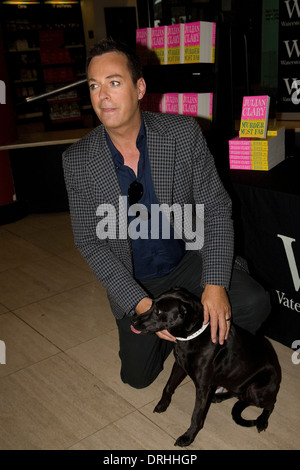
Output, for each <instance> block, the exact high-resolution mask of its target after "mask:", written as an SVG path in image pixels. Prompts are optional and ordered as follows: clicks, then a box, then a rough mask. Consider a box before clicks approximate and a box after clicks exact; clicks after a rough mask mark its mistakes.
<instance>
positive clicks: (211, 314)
mask: <svg viewBox="0 0 300 470" xmlns="http://www.w3.org/2000/svg"><path fill="white" fill-rule="evenodd" d="M201 301H202V305H203V311H204V324H206V323H208V321H210V328H211V340H212V342H213V343H216V342H217V332H218V333H219V343H220V344H223V343H224V340H226V339H227V338H228V334H229V329H230V324H231V321H228V319H229V318H231V307H230V303H229V299H228V296H227V293H226V290H225V289H224V287H222V286H215V285H212V284H207V285H206V286H205V288H204V291H203V293H202V297H201ZM226 320H227V321H226Z"/></svg>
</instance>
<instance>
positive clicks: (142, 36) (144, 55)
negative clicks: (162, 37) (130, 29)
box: [135, 28, 151, 65]
mask: <svg viewBox="0 0 300 470" xmlns="http://www.w3.org/2000/svg"><path fill="white" fill-rule="evenodd" d="M135 41H136V53H137V55H138V56H139V58H140V61H141V64H142V65H147V64H148V61H149V51H150V50H151V28H139V29H137V30H136V32H135Z"/></svg>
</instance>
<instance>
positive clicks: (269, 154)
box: [228, 127, 285, 171]
mask: <svg viewBox="0 0 300 470" xmlns="http://www.w3.org/2000/svg"><path fill="white" fill-rule="evenodd" d="M274 132H275V131H274ZM228 143H229V167H230V169H232V170H234V169H235V170H263V171H268V170H271V168H273V167H274V166H276V165H278V163H280V162H282V161H283V160H284V158H285V128H284V127H280V128H277V129H276V135H270V136H267V138H266V139H258V138H257V139H255V138H254V139H253V138H251V139H250V138H247V137H234V138H232V139H230V140H229V142H228Z"/></svg>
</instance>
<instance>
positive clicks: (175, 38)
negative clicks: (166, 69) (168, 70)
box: [166, 24, 180, 64]
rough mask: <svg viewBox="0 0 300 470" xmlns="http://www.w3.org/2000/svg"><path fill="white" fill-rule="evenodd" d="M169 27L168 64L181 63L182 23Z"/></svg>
mask: <svg viewBox="0 0 300 470" xmlns="http://www.w3.org/2000/svg"><path fill="white" fill-rule="evenodd" d="M166 28H167V64H180V24H172V25H169V26H166Z"/></svg>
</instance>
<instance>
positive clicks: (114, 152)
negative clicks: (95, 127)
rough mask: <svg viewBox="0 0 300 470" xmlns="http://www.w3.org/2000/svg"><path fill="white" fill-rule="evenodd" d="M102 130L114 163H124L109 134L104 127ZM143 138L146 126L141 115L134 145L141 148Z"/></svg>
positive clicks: (144, 137)
mask: <svg viewBox="0 0 300 470" xmlns="http://www.w3.org/2000/svg"><path fill="white" fill-rule="evenodd" d="M104 132H105V137H106V142H107V145H108V147H109V150H110V152H111V154H112V158H113V161H114V163H115V164H118V165H120V164H124V162H123V157H122V155H121V154H120V152H119V151H118V150H117V149H116V147H115V146H114V144H113V143H112V140H111V138H110V137H109V134H108V132H107V131H106V129H104ZM145 139H146V128H145V123H144V118H143V117H142V122H141V127H140V130H139V133H138V136H137V139H136V146H137V148H138V149H139V150H141V147H142V145H143V144H144V142H145ZM120 157H121V158H120Z"/></svg>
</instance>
